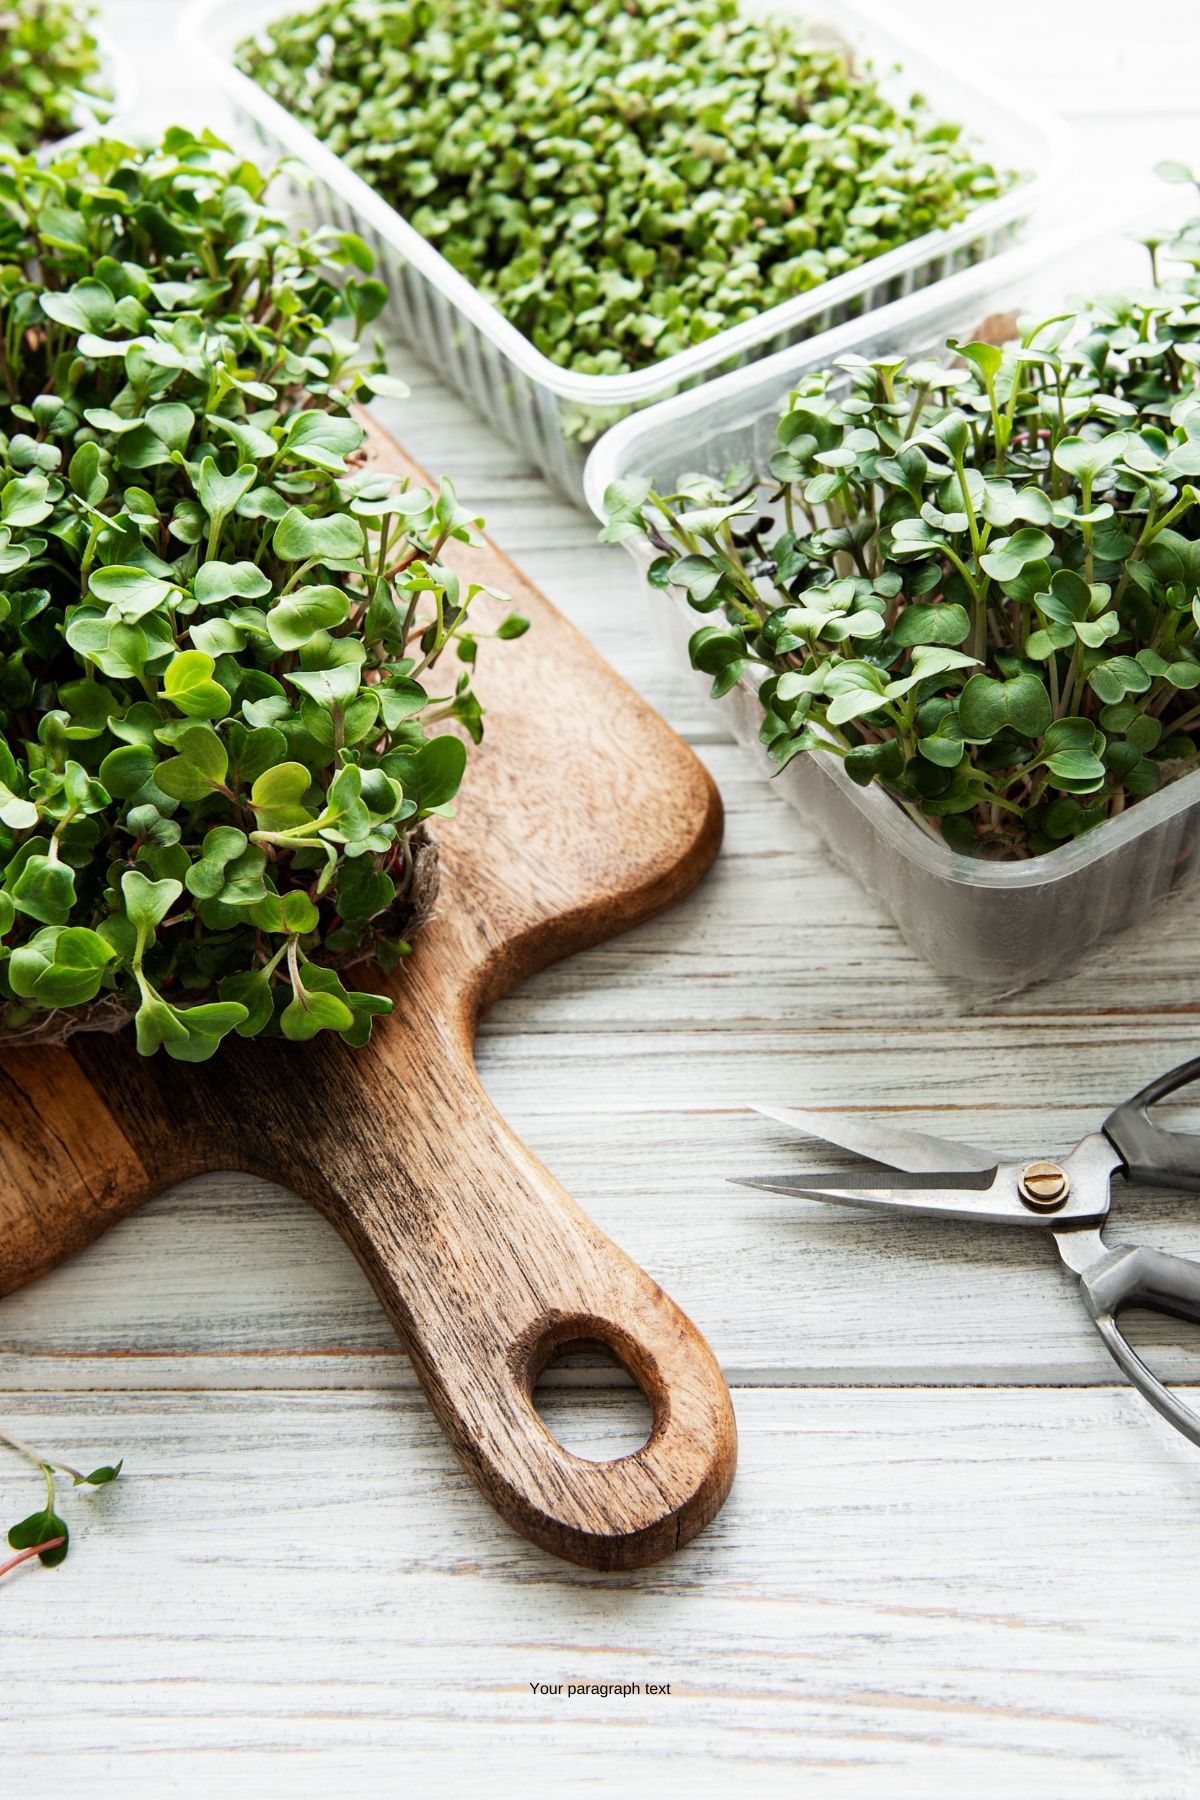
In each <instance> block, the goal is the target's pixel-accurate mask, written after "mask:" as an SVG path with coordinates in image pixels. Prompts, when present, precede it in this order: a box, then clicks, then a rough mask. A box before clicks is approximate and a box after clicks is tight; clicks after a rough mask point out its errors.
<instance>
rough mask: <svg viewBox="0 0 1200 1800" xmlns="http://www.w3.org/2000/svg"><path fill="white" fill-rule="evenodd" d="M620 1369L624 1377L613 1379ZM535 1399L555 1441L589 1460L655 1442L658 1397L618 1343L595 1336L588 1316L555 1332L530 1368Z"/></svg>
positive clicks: (611, 1458) (630, 1452)
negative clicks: (648, 1389) (567, 1331)
mask: <svg viewBox="0 0 1200 1800" xmlns="http://www.w3.org/2000/svg"><path fill="white" fill-rule="evenodd" d="M594 1329H595V1327H594V1326H591V1327H590V1330H591V1331H594ZM597 1365H600V1366H597ZM614 1369H615V1370H619V1371H620V1373H621V1375H623V1376H624V1377H625V1379H624V1380H623V1381H618V1382H614V1381H613V1380H612V1379H611V1372H612V1371H613V1370H614ZM530 1400H531V1402H532V1404H533V1406H534V1408H535V1410H536V1412H537V1414H538V1416H539V1418H540V1419H541V1421H542V1424H543V1425H544V1426H545V1427H546V1430H547V1431H548V1432H549V1433H550V1435H551V1437H553V1438H554V1440H555V1442H556V1443H558V1444H561V1446H562V1448H563V1449H564V1450H567V1451H569V1452H570V1454H571V1455H572V1456H578V1457H581V1458H583V1460H584V1461H586V1462H594V1463H608V1462H616V1461H618V1460H619V1459H620V1458H621V1457H623V1456H632V1455H634V1454H635V1452H637V1451H638V1450H642V1449H644V1448H645V1446H646V1444H647V1443H648V1442H649V1441H650V1437H651V1435H652V1433H653V1431H654V1426H655V1422H656V1416H655V1408H654V1402H653V1400H652V1399H651V1397H650V1395H649V1394H648V1393H647V1392H646V1390H645V1389H644V1388H643V1387H642V1385H641V1382H640V1381H639V1379H638V1377H637V1375H636V1374H635V1373H634V1371H633V1370H632V1369H631V1368H630V1367H629V1364H628V1362H627V1361H626V1360H625V1358H624V1357H623V1356H621V1354H620V1353H619V1351H618V1350H617V1349H615V1348H614V1347H613V1345H612V1344H610V1343H607V1342H606V1341H605V1340H604V1339H602V1338H599V1337H596V1336H594V1335H589V1322H587V1321H582V1320H581V1321H580V1322H579V1324H578V1325H577V1326H576V1327H575V1328H574V1330H573V1331H572V1332H571V1333H570V1335H566V1336H563V1335H560V1334H559V1333H555V1334H553V1335H552V1336H551V1338H550V1340H549V1342H548V1343H547V1344H545V1345H544V1346H543V1347H542V1349H541V1350H540V1352H539V1354H538V1356H537V1358H536V1359H535V1362H534V1364H533V1366H532V1368H531V1371H530Z"/></svg>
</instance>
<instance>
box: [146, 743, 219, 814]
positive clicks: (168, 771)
mask: <svg viewBox="0 0 1200 1800" xmlns="http://www.w3.org/2000/svg"><path fill="white" fill-rule="evenodd" d="M175 749H176V752H177V754H176V755H175V756H172V757H170V758H169V759H168V760H167V761H166V762H164V763H162V764H160V766H159V767H158V768H157V769H156V770H155V774H154V779H155V781H156V782H157V783H158V786H159V787H160V788H161V789H162V791H163V793H164V794H169V795H170V796H171V798H172V799H173V800H185V801H189V802H191V801H196V800H204V799H207V797H208V795H209V794H211V793H212V791H213V789H214V788H219V787H220V786H221V785H222V784H223V782H224V780H225V777H226V775H227V774H228V773H229V756H228V753H227V751H226V749H225V746H224V744H223V743H222V742H221V740H220V738H219V737H218V736H217V734H216V732H215V731H213V730H212V729H211V727H209V726H206V725H194V726H191V727H190V728H189V729H188V730H186V731H183V732H181V733H180V735H179V736H178V737H177V738H176V739H175Z"/></svg>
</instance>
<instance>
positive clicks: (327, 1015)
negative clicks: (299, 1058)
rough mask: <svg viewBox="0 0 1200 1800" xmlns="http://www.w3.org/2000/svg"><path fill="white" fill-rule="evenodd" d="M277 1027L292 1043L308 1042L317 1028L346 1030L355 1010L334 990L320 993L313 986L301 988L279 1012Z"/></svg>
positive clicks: (349, 1025) (321, 1029)
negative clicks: (333, 991)
mask: <svg viewBox="0 0 1200 1800" xmlns="http://www.w3.org/2000/svg"><path fill="white" fill-rule="evenodd" d="M279 1024H280V1029H281V1030H282V1032H283V1035H284V1037H286V1038H291V1040H292V1041H293V1043H298V1044H303V1043H307V1042H308V1040H309V1039H310V1038H314V1037H316V1035H317V1033H318V1031H348V1030H349V1028H350V1027H351V1026H352V1025H353V1024H354V1014H353V1013H352V1012H351V1010H350V1008H349V1006H348V1005H347V1004H346V1002H345V1001H344V1000H341V999H339V998H338V996H337V995H336V994H326V993H322V992H321V991H320V990H319V989H316V988H303V987H302V988H301V990H300V993H299V994H298V995H297V997H296V998H295V999H294V1000H292V1001H291V1002H290V1003H289V1004H288V1005H287V1006H286V1007H285V1008H284V1010H283V1012H282V1013H281V1014H280V1019H279Z"/></svg>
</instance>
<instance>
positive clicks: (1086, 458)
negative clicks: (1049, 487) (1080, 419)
mask: <svg viewBox="0 0 1200 1800" xmlns="http://www.w3.org/2000/svg"><path fill="white" fill-rule="evenodd" d="M1124 448H1125V439H1124V435H1123V434H1122V433H1116V434H1114V435H1113V436H1111V437H1106V438H1099V439H1091V438H1082V437H1065V438H1061V439H1060V440H1059V442H1058V443H1057V444H1056V445H1055V448H1054V466H1055V468H1056V469H1065V470H1066V472H1067V473H1068V474H1069V475H1074V476H1075V478H1076V480H1078V481H1080V482H1084V483H1086V484H1087V485H1088V486H1090V485H1091V483H1092V482H1093V481H1095V480H1098V479H1099V477H1100V476H1101V475H1103V474H1104V473H1105V471H1106V470H1107V469H1111V467H1112V465H1113V464H1114V463H1115V462H1116V461H1117V459H1118V457H1119V456H1120V455H1121V453H1122V451H1123V450H1124Z"/></svg>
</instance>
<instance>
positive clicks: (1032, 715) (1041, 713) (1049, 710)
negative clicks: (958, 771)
mask: <svg viewBox="0 0 1200 1800" xmlns="http://www.w3.org/2000/svg"><path fill="white" fill-rule="evenodd" d="M1053 716H1054V709H1053V707H1052V705H1051V703H1050V696H1049V694H1048V693H1047V691H1046V689H1045V688H1044V687H1043V685H1042V683H1041V682H1040V681H1039V679H1038V677H1037V676H1036V675H1025V674H1022V675H1016V676H1013V677H1012V678H1011V679H1010V680H1006V681H997V680H996V679H995V678H994V677H993V676H990V675H983V674H980V675H972V677H971V679H970V680H969V681H968V682H967V684H966V686H965V687H964V688H963V691H962V693H961V694H960V695H959V698H958V723H959V728H960V730H961V732H962V735H963V737H964V738H965V739H966V741H967V742H968V743H969V744H986V743H989V742H990V741H991V739H992V738H994V737H996V736H997V734H998V733H999V732H1001V731H1003V730H1005V729H1006V728H1009V727H1011V729H1012V730H1014V731H1019V732H1020V733H1021V735H1022V736H1023V737H1029V738H1036V737H1040V736H1041V734H1042V732H1044V731H1045V730H1046V728H1047V726H1048V725H1049V724H1050V721H1051V719H1052V718H1053Z"/></svg>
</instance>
